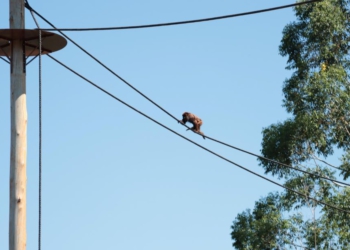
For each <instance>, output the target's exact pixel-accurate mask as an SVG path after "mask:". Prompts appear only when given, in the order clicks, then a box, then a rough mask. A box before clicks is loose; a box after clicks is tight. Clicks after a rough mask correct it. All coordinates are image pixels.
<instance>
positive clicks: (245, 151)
mask: <svg viewBox="0 0 350 250" xmlns="http://www.w3.org/2000/svg"><path fill="white" fill-rule="evenodd" d="M205 137H206V138H207V139H209V140H212V141H214V142H217V143H219V144H222V145H225V146H227V147H230V148H233V149H235V150H238V151H241V152H243V153H246V154H249V155H252V156H255V157H258V158H259V159H262V160H266V161H269V162H272V163H275V164H278V165H281V166H284V167H287V168H290V169H293V170H296V171H299V172H302V173H304V174H309V175H313V176H314V177H317V178H321V179H325V180H328V181H332V182H337V183H340V184H343V185H345V186H348V187H350V184H348V183H346V182H342V181H338V180H334V179H332V178H329V177H325V176H321V175H319V174H317V173H311V172H308V171H305V170H302V169H300V168H295V167H293V166H290V165H288V164H285V163H282V162H279V161H276V160H273V159H269V158H266V157H264V156H261V155H257V154H254V153H252V152H249V151H247V150H244V149H241V148H238V147H235V146H232V145H230V144H227V143H225V142H222V141H219V140H217V139H214V138H211V137H209V136H205Z"/></svg>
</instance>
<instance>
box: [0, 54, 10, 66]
mask: <svg viewBox="0 0 350 250" xmlns="http://www.w3.org/2000/svg"><path fill="white" fill-rule="evenodd" d="M0 59H1V60H3V61H5V62H7V63H8V64H10V62H9V61H7V60H6V59H5V58H2V57H1V56H0Z"/></svg>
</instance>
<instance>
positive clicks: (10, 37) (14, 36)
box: [0, 29, 67, 58]
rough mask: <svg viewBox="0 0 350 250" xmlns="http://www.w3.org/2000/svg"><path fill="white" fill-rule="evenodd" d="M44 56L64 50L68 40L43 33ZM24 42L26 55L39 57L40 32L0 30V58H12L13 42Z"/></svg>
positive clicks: (50, 33) (49, 33)
mask: <svg viewBox="0 0 350 250" xmlns="http://www.w3.org/2000/svg"><path fill="white" fill-rule="evenodd" d="M41 37H42V54H48V53H51V52H55V51H57V50H60V49H62V48H64V47H65V46H66V45H67V40H66V39H65V38H64V37H62V36H60V35H57V34H55V33H52V32H48V31H43V30H42V31H41ZM14 40H21V41H23V42H24V46H25V55H26V56H27V57H28V56H37V55H39V30H29V29H0V56H6V57H8V58H11V41H14Z"/></svg>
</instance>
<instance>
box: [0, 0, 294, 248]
mask: <svg viewBox="0 0 350 250" xmlns="http://www.w3.org/2000/svg"><path fill="white" fill-rule="evenodd" d="M29 2H30V4H31V6H32V7H33V8H34V9H35V10H36V11H37V12H39V13H40V14H42V15H43V16H44V17H46V18H47V19H48V20H49V21H50V22H52V23H53V24H54V25H56V26H57V27H60V28H75V27H109V26H124V25H138V24H150V23H161V22H171V21H180V20H188V19H196V18H205V17H212V16H219V15H226V14H233V13H239V12H246V11H251V10H256V9H263V8H269V7H273V6H279V5H284V4H290V3H292V2H290V1H282V0H279V1H277V0H271V1H227V0H225V1H221V0H219V1H218V0H217V1H212V0H211V1H210V0H201V1H199V0H198V1H197V0H192V1H185V0H179V1H175V2H167V1H160V0H149V1H140V0H132V1H109V0H105V1H81V0H76V1H67V0H63V1H60V2H52V1H42V0H30V1H29ZM8 9H9V3H8V1H1V3H0V28H2V29H5V28H8V27H9V21H8V19H9V14H8V12H9V11H8ZM25 16H26V28H28V29H32V28H35V24H34V22H33V20H32V17H31V15H30V13H29V12H28V11H26V13H25ZM294 18H295V17H294V15H293V11H292V9H284V10H279V11H274V12H268V13H263V14H258V15H253V16H245V17H238V18H233V19H226V20H220V21H214V22H207V23H198V24H190V25H181V26H173V27H161V28H153V29H142V30H122V31H100V32H66V34H67V35H68V36H70V37H71V38H72V39H73V40H74V41H76V42H77V43H79V44H80V45H81V46H82V47H84V48H85V49H86V50H88V51H89V52H90V53H92V54H93V55H94V56H96V57H97V58H98V59H99V60H101V61H102V62H103V63H105V64H106V65H107V66H109V67H110V68H111V69H112V70H114V71H115V72H116V73H118V74H119V75H120V76H122V77H123V78H124V79H126V80H127V81H128V82H130V83H131V84H133V85H134V86H135V87H136V88H138V89H139V90H140V91H142V92H143V93H144V94H146V95H147V96H149V97H150V98H152V99H153V100H154V101H155V102H157V103H158V104H160V105H161V106H162V107H164V108H165V109H166V110H168V111H169V112H170V113H172V114H174V115H176V116H177V117H178V118H179V119H180V118H181V115H182V113H183V112H185V111H189V112H193V113H195V114H197V115H198V116H199V117H201V118H202V120H203V121H204V124H203V126H202V131H203V132H204V133H205V134H207V135H208V136H210V137H213V138H216V139H218V140H221V141H225V142H227V143H229V144H232V145H235V146H237V147H241V148H243V149H246V150H249V151H252V152H255V153H259V152H260V149H261V131H262V129H263V128H264V127H267V126H269V125H271V124H272V123H276V122H279V121H283V120H284V119H286V117H288V114H287V113H286V112H285V110H284V108H283V107H282V106H281V105H282V99H283V95H282V85H283V81H284V80H285V79H286V78H287V77H288V76H289V75H290V74H291V72H289V71H286V70H285V66H286V58H282V57H281V56H280V55H279V53H278V46H279V44H280V40H281V36H282V30H283V27H284V26H285V25H286V24H288V23H289V22H291V21H293V20H294ZM38 21H39V23H40V25H41V27H48V25H46V24H45V23H44V21H42V20H41V19H39V18H38ZM52 55H53V56H54V57H56V58H58V59H59V60H61V61H62V62H63V63H65V64H67V65H68V66H70V67H72V68H73V69H74V70H76V71H78V72H79V73H81V74H83V75H84V76H86V77H87V78H89V79H91V80H92V81H94V82H95V83H97V84H98V85H100V86H102V87H103V88H106V89H107V90H108V91H110V92H111V93H113V94H114V95H116V96H117V97H119V98H121V99H122V100H124V101H126V102H127V103H129V104H130V105H132V106H134V107H136V108H138V109H140V110H141V111H142V112H145V113H146V114H147V115H150V116H151V117H153V118H154V119H156V120H158V121H159V122H161V123H163V124H165V125H166V126H169V127H170V128H172V129H174V130H175V131H177V132H179V133H181V134H183V135H185V136H187V137H188V138H190V139H192V140H194V141H196V142H198V143H200V144H201V145H203V146H204V147H208V148H209V149H211V150H213V151H215V152H217V153H219V154H221V155H223V156H225V157H227V158H229V159H231V160H232V161H234V162H237V163H239V164H241V165H243V166H245V167H248V168H250V169H251V170H254V171H257V172H258V173H263V171H262V169H261V168H260V167H259V166H258V162H257V160H256V158H254V157H251V156H248V155H245V154H243V153H239V152H237V151H234V150H233V149H229V148H227V147H224V146H222V145H218V144H216V143H214V142H212V141H209V140H203V139H202V138H201V137H199V136H197V135H195V134H194V133H192V132H190V131H187V132H186V130H185V128H184V127H183V126H180V125H179V124H178V123H176V122H175V121H174V120H173V119H171V118H170V117H168V116H167V115H166V114H164V113H163V112H162V111H161V110H159V109H157V108H156V107H155V106H153V105H152V104H151V103H149V102H148V101H146V100H145V99H143V98H142V97H141V96H140V95H139V94H137V93H136V92H134V91H133V90H132V89H130V88H129V87H127V86H126V85H125V84H124V83H122V82H121V81H119V80H118V79H117V78H115V77H114V76H113V75H112V74H110V73H109V72H107V71H106V70H105V69H103V68H102V67H101V66H99V65H98V64H97V63H96V62H94V61H93V60H92V59H90V58H89V57H88V56H86V55H85V54H84V53H83V52H81V51H80V50H79V49H77V48H76V47H75V46H74V45H73V44H71V43H68V45H67V46H66V47H65V48H64V49H63V50H61V51H59V52H56V53H54V54H52ZM9 74H10V71H9V66H8V65H7V64H6V63H4V62H3V61H0V75H1V84H0V117H1V118H0V138H1V140H0V164H1V166H2V167H1V168H0V204H1V206H0V249H7V247H8V239H7V237H8V192H9V190H8V179H9V158H10V157H9V155H10V152H9V148H10V134H9V132H10V114H9V110H10V101H9V93H10V90H9V88H10V86H9V82H10V79H9ZM42 76H43V197H42V202H43V203H42V209H43V213H42V247H43V249H50V250H62V249H65V250H68V249H85V250H90V249H125V250H136V249H149V250H163V249H167V250H178V249H182V250H190V249H201V250H214V249H215V250H216V249H221V250H228V249H233V248H232V241H231V238H230V232H231V229H230V226H231V225H232V221H233V220H234V219H235V217H236V215H237V214H238V213H240V212H242V211H244V210H245V209H247V208H253V206H254V202H255V201H257V200H258V199H259V198H261V197H263V196H265V195H267V194H268V193H269V192H274V191H281V189H280V188H279V187H276V186H274V185H273V184H271V183H268V182H266V181H264V180H262V179H259V178H258V177H256V176H253V175H251V174H249V173H247V172H245V171H243V170H241V169H239V168H237V167H235V166H233V165H231V164H229V163H227V162H225V161H223V160H221V159H219V158H217V157H215V156H213V155H211V154H209V153H207V152H206V151H204V150H202V149H200V148H198V147H196V146H194V145H192V144H190V143H188V142H187V141H185V140H183V139H181V138H180V137H178V136H176V135H174V134H172V133H170V132H168V131H166V130H165V129H163V128H161V127H160V126H158V125H156V124H154V123H153V122H151V121H149V120H147V119H146V118H144V117H142V116H140V115H139V114H137V113H135V112H134V111H132V110H130V109H128V108H127V107H125V106H123V105H122V104H120V103H118V102H117V101H115V100H113V99H112V98H110V97H109V96H107V95H105V94H103V93H102V92H100V91H98V90H97V89H95V88H93V87H91V86H90V85H89V84H87V83H86V82H84V81H83V80H81V79H79V78H78V77H76V76H75V75H73V74H72V73H70V72H69V71H67V70H66V69H64V68H63V67H61V66H60V65H58V64H57V63H55V62H54V61H52V60H51V59H50V58H47V57H44V58H43V65H42ZM27 101H28V102H27V105H28V160H27V177H28V185H27V234H28V240H27V249H28V250H33V249H37V229H38V226H37V220H38V215H37V214H38V194H37V190H38V60H35V61H34V62H32V63H31V64H30V65H29V66H28V67H27ZM271 178H273V177H271Z"/></svg>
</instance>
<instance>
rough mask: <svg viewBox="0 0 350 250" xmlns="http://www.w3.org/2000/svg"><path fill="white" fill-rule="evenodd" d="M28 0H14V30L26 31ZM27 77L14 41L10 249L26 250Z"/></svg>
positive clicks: (20, 48)
mask: <svg viewBox="0 0 350 250" xmlns="http://www.w3.org/2000/svg"><path fill="white" fill-rule="evenodd" d="M24 28H25V27H24V1H23V0H10V29H24ZM26 161H27V107H26V74H25V57H24V46H23V39H18V40H13V41H12V42H11V159H10V215H9V216H10V217H9V250H25V249H26V244H27V233H26V184H27V176H26V165H27V162H26Z"/></svg>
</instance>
